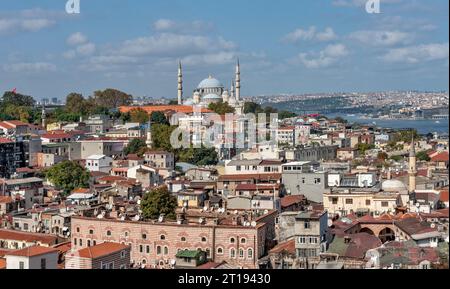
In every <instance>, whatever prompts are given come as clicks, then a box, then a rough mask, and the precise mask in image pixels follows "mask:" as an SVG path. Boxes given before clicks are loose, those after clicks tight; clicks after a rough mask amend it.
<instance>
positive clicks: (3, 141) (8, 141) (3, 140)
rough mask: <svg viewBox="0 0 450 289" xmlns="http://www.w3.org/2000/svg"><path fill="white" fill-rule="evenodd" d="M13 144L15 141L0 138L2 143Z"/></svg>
mask: <svg viewBox="0 0 450 289" xmlns="http://www.w3.org/2000/svg"><path fill="white" fill-rule="evenodd" d="M12 142H13V141H12V140H10V139H8V138H4V137H0V143H12Z"/></svg>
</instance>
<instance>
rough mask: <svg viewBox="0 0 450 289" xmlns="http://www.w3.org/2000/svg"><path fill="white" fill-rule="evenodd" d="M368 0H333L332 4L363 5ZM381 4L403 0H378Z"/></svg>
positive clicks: (401, 0)
mask: <svg viewBox="0 0 450 289" xmlns="http://www.w3.org/2000/svg"><path fill="white" fill-rule="evenodd" d="M367 1H368V0H333V1H332V4H333V5H334V6H340V7H365V6H366V3H367ZM380 1H381V2H380V3H381V5H383V4H397V3H401V2H403V0H380Z"/></svg>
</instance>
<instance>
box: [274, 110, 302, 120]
mask: <svg viewBox="0 0 450 289" xmlns="http://www.w3.org/2000/svg"><path fill="white" fill-rule="evenodd" d="M296 116H297V114H296V113H293V112H290V111H286V110H283V111H281V112H280V113H279V114H278V118H279V119H286V118H293V117H296Z"/></svg>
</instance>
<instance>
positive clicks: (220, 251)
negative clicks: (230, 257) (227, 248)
mask: <svg viewBox="0 0 450 289" xmlns="http://www.w3.org/2000/svg"><path fill="white" fill-rule="evenodd" d="M217 255H223V248H222V247H218V248H217Z"/></svg>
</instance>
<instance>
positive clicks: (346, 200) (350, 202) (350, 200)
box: [345, 199, 353, 205]
mask: <svg viewBox="0 0 450 289" xmlns="http://www.w3.org/2000/svg"><path fill="white" fill-rule="evenodd" d="M345 203H346V204H347V205H353V199H345Z"/></svg>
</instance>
